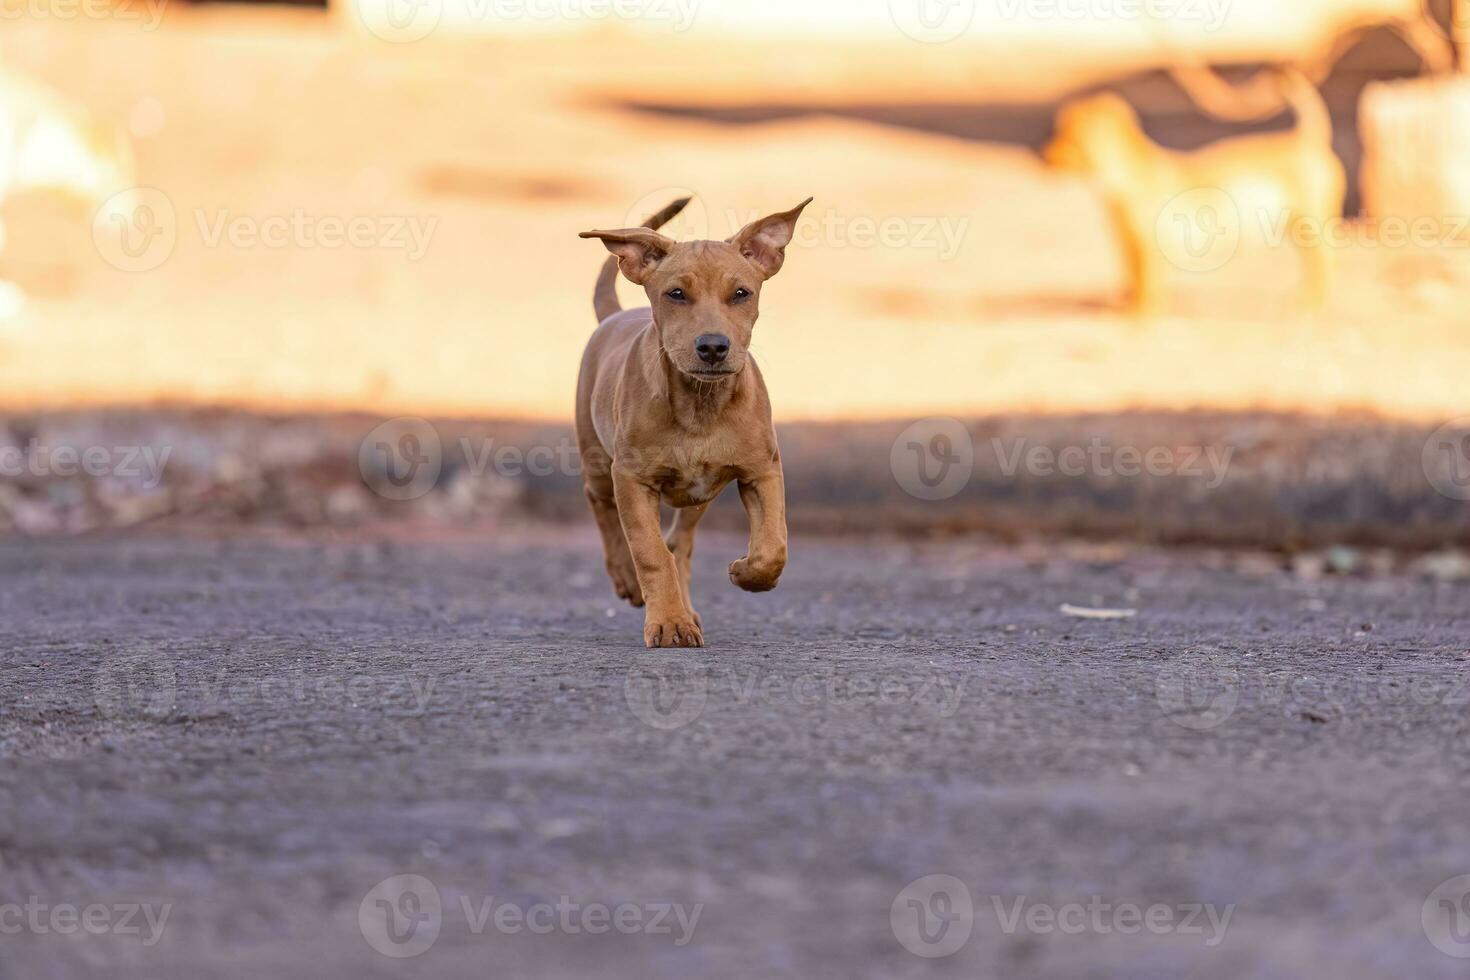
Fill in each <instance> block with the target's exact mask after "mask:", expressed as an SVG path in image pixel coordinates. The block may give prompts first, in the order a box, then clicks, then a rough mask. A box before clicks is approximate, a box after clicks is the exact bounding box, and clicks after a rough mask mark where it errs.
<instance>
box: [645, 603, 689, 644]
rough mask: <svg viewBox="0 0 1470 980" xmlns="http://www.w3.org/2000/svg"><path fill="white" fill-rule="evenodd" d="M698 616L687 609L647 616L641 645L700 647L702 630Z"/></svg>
mask: <svg viewBox="0 0 1470 980" xmlns="http://www.w3.org/2000/svg"><path fill="white" fill-rule="evenodd" d="M698 619H699V617H697V616H696V615H694V614H693V613H692V612H689V611H688V610H685V611H682V612H679V613H677V614H675V615H673V616H665V617H660V618H658V619H655V618H653V617H652V616H650V617H648V619H647V621H646V622H645V623H644V624H643V645H644V646H646V647H648V648H650V649H652V648H653V647H702V646H704V630H703V629H701V628H700V626H699V622H698Z"/></svg>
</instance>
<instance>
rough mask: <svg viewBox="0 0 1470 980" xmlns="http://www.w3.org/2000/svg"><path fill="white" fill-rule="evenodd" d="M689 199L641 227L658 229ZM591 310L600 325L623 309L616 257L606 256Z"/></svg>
mask: <svg viewBox="0 0 1470 980" xmlns="http://www.w3.org/2000/svg"><path fill="white" fill-rule="evenodd" d="M690 200H691V198H687V197H681V198H679V199H678V200H677V201H674V202H673V203H672V204H670V205H669V206H668V207H666V208H664V209H663V210H662V211H660V212H659V213H658V214H655V215H654V216H653V217H651V218H649V219H648V220H647V221H645V222H643V227H645V228H653V229H658V228H662V227H663V226H664V225H666V224H668V223H669V222H670V221H672V220H674V217H675V216H676V215H678V213H679V212H680V211H683V210H684V208H685V206H687V205H688V204H689V202H690ZM592 309H593V310H595V311H596V312H597V322H598V323H601V322H602V321H603V320H606V319H607V318H608V317H610V316H612V315H613V314H614V313H619V312H621V311H622V309H623V304H621V303H619V302H618V257H617V256H616V255H610V256H608V259H607V261H606V262H604V263H603V264H602V272H600V273H598V276H597V286H596V287H595V288H594V289H593V290H592Z"/></svg>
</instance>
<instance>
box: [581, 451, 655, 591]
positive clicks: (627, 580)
mask: <svg viewBox="0 0 1470 980" xmlns="http://www.w3.org/2000/svg"><path fill="white" fill-rule="evenodd" d="M603 484H605V486H604V485H603ZM586 490H587V502H588V503H589V504H591V505H592V516H593V517H595V518H596V519H597V530H598V531H599V532H601V534H602V555H603V562H604V564H605V565H606V566H607V577H608V578H610V579H612V584H613V591H614V592H616V593H617V594H618V598H619V599H627V600H628V604H629V605H631V606H633V607H634V608H635V609H636V608H638V607H640V606H642V605H643V590H642V589H641V588H639V587H638V569H637V568H635V567H634V565H633V554H632V552H630V551H629V550H628V539H627V537H626V536H624V534H623V523H622V521H621V520H619V518H618V505H617V503H616V501H615V500H614V499H613V488H612V480H610V479H608V478H607V477H603V478H602V479H600V480H599V479H597V478H596V477H592V476H590V475H589V477H588V479H587V487H586Z"/></svg>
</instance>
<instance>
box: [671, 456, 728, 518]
mask: <svg viewBox="0 0 1470 980" xmlns="http://www.w3.org/2000/svg"><path fill="white" fill-rule="evenodd" d="M736 473H737V471H736V469H735V467H733V466H730V465H728V464H724V463H710V462H705V463H689V464H686V465H685V466H683V467H679V468H667V469H665V468H661V469H660V470H659V471H658V472H657V473H655V474H654V485H655V486H656V487H658V492H659V496H661V497H663V499H664V500H665V501H667V502H668V503H670V504H672V505H673V506H675V507H693V506H695V505H697V504H707V503H709V502H710V501H711V500H714V499H715V497H716V496H718V495H719V493H720V491H721V490H723V489H725V487H726V486H727V485H729V483H730V481H731V480H733V479H735V478H736Z"/></svg>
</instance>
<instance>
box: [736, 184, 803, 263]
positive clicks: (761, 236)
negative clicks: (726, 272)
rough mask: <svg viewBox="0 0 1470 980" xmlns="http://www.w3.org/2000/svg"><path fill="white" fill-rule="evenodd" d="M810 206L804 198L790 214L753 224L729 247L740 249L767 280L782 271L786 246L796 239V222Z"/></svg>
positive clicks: (773, 215)
mask: <svg viewBox="0 0 1470 980" xmlns="http://www.w3.org/2000/svg"><path fill="white" fill-rule="evenodd" d="M810 203H812V199H811V198H807V199H806V200H805V201H802V202H801V203H800V204H798V205H797V206H796V207H794V208H792V209H791V210H790V211H782V212H781V213H780V214H772V215H767V216H766V217H764V218H761V219H760V220H759V221H752V222H751V223H750V224H748V225H746V226H745V227H744V228H742V229H740V231H739V232H738V233H737V234H736V235H735V236H734V237H733V238H731V239H729V243H730V244H731V245H734V246H735V247H736V248H738V249H740V254H741V255H743V256H745V257H746V258H747V259H749V260H750V261H751V262H752V263H753V264H754V265H755V267H756V268H757V269H759V270H760V272H761V275H763V276H765V277H766V278H767V279H769V278H771V277H772V276H774V275H775V274H776V273H778V272H780V271H781V266H782V264H783V263H784V262H785V261H786V246H787V245H790V244H791V239H792V238H793V237H795V235H796V221H797V219H798V218H800V217H801V212H802V211H804V210H806V206H807V205H808V204H810Z"/></svg>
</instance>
